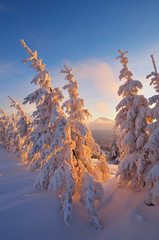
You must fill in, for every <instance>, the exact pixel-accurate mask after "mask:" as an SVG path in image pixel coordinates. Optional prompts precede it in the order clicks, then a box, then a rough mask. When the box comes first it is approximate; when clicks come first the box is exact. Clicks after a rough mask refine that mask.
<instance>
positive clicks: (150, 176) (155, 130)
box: [144, 55, 159, 205]
mask: <svg viewBox="0 0 159 240" xmlns="http://www.w3.org/2000/svg"><path fill="white" fill-rule="evenodd" d="M151 58H152V62H153V66H154V72H151V74H149V75H148V76H147V79H148V78H150V77H151V82H150V85H154V88H155V90H156V92H157V95H154V96H152V97H150V98H149V104H150V105H154V106H153V107H152V108H151V113H152V119H153V120H154V121H153V122H152V123H151V124H149V125H148V126H147V131H148V132H149V140H148V143H147V144H146V145H145V147H144V149H145V151H147V152H148V160H147V161H148V166H147V168H146V170H145V175H147V178H146V194H145V198H146V199H145V200H146V203H147V204H148V205H158V204H159V73H158V72H157V67H156V64H155V60H154V57H153V55H151Z"/></svg>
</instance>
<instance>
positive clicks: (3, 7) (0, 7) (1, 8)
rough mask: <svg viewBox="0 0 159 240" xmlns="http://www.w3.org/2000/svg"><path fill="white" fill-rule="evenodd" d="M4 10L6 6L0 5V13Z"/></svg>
mask: <svg viewBox="0 0 159 240" xmlns="http://www.w3.org/2000/svg"><path fill="white" fill-rule="evenodd" d="M6 8H7V7H6V5H4V4H2V3H0V11H1V10H5V9H6Z"/></svg>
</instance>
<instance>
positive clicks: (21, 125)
mask: <svg viewBox="0 0 159 240" xmlns="http://www.w3.org/2000/svg"><path fill="white" fill-rule="evenodd" d="M9 99H10V100H11V107H13V108H15V109H17V123H16V128H17V135H16V138H17V144H18V148H17V151H19V153H18V155H19V156H21V157H22V160H23V162H24V161H26V158H27V153H28V149H29V147H30V144H29V137H30V133H31V130H32V127H31V119H30V117H29V116H28V115H27V114H26V113H25V112H24V111H23V109H22V107H21V105H20V104H19V103H18V102H16V101H15V100H14V99H13V98H12V97H11V96H9Z"/></svg>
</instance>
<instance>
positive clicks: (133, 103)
mask: <svg viewBox="0 0 159 240" xmlns="http://www.w3.org/2000/svg"><path fill="white" fill-rule="evenodd" d="M119 53H120V56H119V57H117V59H120V62H121V64H122V66H123V68H122V70H121V71H120V76H119V79H120V80H122V79H125V80H126V82H125V83H124V84H123V85H121V86H120V87H119V90H118V95H119V96H123V99H122V100H121V101H120V103H119V104H118V105H117V107H116V110H117V111H118V113H117V116H116V127H120V137H119V139H118V146H119V147H120V151H121V155H120V165H119V170H118V175H119V176H120V184H121V185H125V186H127V185H129V186H131V187H139V186H140V187H142V186H144V185H145V176H144V175H143V173H144V170H145V168H146V165H147V161H146V158H147V152H146V151H145V150H144V149H143V147H144V145H145V143H146V142H147V139H148V136H147V133H146V127H147V120H146V119H148V118H149V117H150V115H151V114H150V109H149V105H148V101H147V99H146V98H145V97H144V96H143V95H139V94H138V91H139V89H141V88H142V84H141V82H140V81H137V80H134V79H133V74H132V72H131V71H130V70H129V69H128V61H129V60H128V58H127V57H126V54H127V53H128V52H125V53H123V52H122V50H119Z"/></svg>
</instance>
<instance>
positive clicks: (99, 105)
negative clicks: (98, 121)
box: [94, 102, 110, 114]
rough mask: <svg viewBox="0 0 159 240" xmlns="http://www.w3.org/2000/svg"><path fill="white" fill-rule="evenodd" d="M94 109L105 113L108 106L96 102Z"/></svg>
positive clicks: (107, 110)
mask: <svg viewBox="0 0 159 240" xmlns="http://www.w3.org/2000/svg"><path fill="white" fill-rule="evenodd" d="M94 110H95V111H96V112H98V113H99V114H102V113H104V114H106V113H108V112H109V111H110V109H109V107H108V106H107V105H106V104H105V103H104V102H98V103H97V104H96V105H95V106H94Z"/></svg>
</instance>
